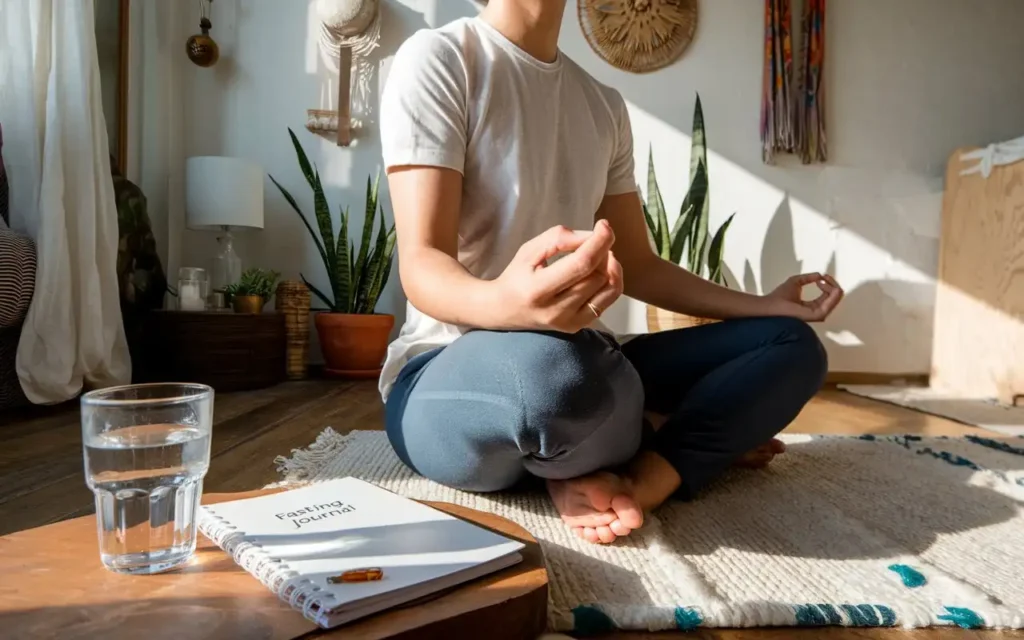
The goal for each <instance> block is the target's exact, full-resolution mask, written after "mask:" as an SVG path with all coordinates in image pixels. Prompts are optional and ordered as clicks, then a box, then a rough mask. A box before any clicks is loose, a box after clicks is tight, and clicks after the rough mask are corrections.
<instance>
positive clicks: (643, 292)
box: [622, 253, 772, 320]
mask: <svg viewBox="0 0 1024 640" xmlns="http://www.w3.org/2000/svg"><path fill="white" fill-rule="evenodd" d="M622 267H623V275H624V277H625V291H624V293H625V294H626V295H627V296H629V297H631V298H635V299H637V300H639V301H641V302H646V303H647V304H651V305H654V306H656V307H659V308H661V309H665V310H667V311H674V312H676V313H684V314H687V315H691V316H697V317H701V318H712V319H716V320H727V319H730V318H745V317H752V316H765V315H771V314H772V310H771V308H770V306H771V302H770V300H769V299H767V298H765V297H763V296H759V295H753V294H749V293H743V292H742V291H736V290H734V289H729V288H727V287H722V286H720V285H717V284H715V283H713V282H711V281H709V280H705V279H704V278H701V277H698V276H695V275H693V274H692V273H690V272H689V271H687V270H686V269H683V268H682V267H680V266H679V265H675V264H672V263H671V262H669V261H667V260H663V259H661V258H659V257H658V256H656V255H655V254H653V253H652V254H650V257H649V258H648V257H646V256H645V257H644V259H643V260H641V261H638V263H637V264H629V265H627V264H623V265H622Z"/></svg>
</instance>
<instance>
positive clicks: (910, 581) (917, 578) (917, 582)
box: [889, 564, 928, 589]
mask: <svg viewBox="0 0 1024 640" xmlns="http://www.w3.org/2000/svg"><path fill="white" fill-rule="evenodd" d="M889 570H890V571H894V572H896V573H897V574H898V575H899V577H900V579H901V580H903V586H905V587H910V588H911V589H916V588H917V587H923V586H924V585H926V584H928V578H925V577H924V574H923V573H921V572H920V571H918V570H917V569H915V568H913V567H910V566H907V565H905V564H891V565H889Z"/></svg>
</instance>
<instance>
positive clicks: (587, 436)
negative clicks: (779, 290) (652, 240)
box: [386, 318, 827, 498]
mask: <svg viewBox="0 0 1024 640" xmlns="http://www.w3.org/2000/svg"><path fill="white" fill-rule="evenodd" d="M826 369H827V362H826V358H825V351H824V349H823V348H822V345H821V343H820V342H819V340H818V338H817V336H816V335H815V334H814V332H813V330H811V328H810V327H808V326H807V325H806V324H804V323H803V322H800V321H798V320H793V319H790V318H749V319H743V320H733V321H729V322H722V323H716V324H710V325H704V326H701V327H695V328H691V329H679V330H675V331H667V332H662V333H655V334H650V335H646V336H641V337H638V338H635V339H633V340H631V341H629V342H627V343H626V344H625V345H622V346H620V345H618V344H617V343H616V342H615V341H614V340H613V339H612V338H611V337H609V336H606V335H604V334H601V333H598V332H596V331H591V330H585V331H581V332H579V333H577V334H574V335H568V334H558V333H534V332H495V331H473V332H470V333H468V334H466V335H464V336H462V337H461V338H459V339H458V340H456V341H455V342H454V343H452V344H451V345H449V346H447V347H444V348H442V349H436V350H434V351H431V352H429V353H425V354H422V355H420V356H417V357H415V358H413V359H412V360H410V362H409V363H408V364H407V365H406V366H405V368H403V369H402V372H401V373H400V374H399V377H398V379H397V380H396V382H395V385H394V387H393V388H392V391H391V393H390V395H389V396H388V401H387V410H386V425H387V432H388V437H389V438H390V440H391V444H392V446H393V447H394V449H395V451H396V453H397V454H398V456H399V457H400V458H401V459H402V461H403V462H405V464H407V465H408V466H409V467H411V468H412V469H413V470H415V471H416V472H418V473H420V474H421V475H423V476H426V477H427V478H430V479H432V480H434V481H436V482H440V483H442V484H445V485H448V486H452V487H456V488H460V489H465V490H467V491H480V492H486V491H498V490H502V489H507V488H510V487H512V486H513V485H515V484H516V483H517V482H519V481H520V480H522V479H523V478H524V477H526V476H536V477H540V478H547V479H566V478H573V477H577V476H580V475H584V474H587V473H591V472H593V471H597V470H599V469H606V468H611V467H616V466H619V465H621V464H623V463H625V462H627V461H628V460H629V459H630V458H632V457H633V456H634V455H635V454H636V453H637V451H639V450H640V448H641V446H643V447H650V448H652V449H653V450H654V451H656V452H657V453H659V454H660V455H661V456H662V457H664V458H665V459H666V460H667V461H668V462H669V463H670V464H672V465H673V467H675V469H676V470H677V471H678V472H679V475H680V476H681V477H682V478H683V486H682V487H681V488H680V492H679V496H680V497H682V498H690V497H693V496H694V495H695V494H696V493H697V492H698V491H700V489H702V488H703V487H704V486H706V485H707V484H708V483H709V482H710V481H712V480H713V479H714V478H715V477H717V476H718V475H719V474H720V473H721V472H723V471H724V470H725V469H726V468H728V467H729V466H730V465H731V464H732V463H733V462H734V461H735V460H736V459H737V458H738V457H739V456H741V455H742V454H744V453H746V452H747V451H750V450H751V449H753V448H755V447H757V446H759V445H761V444H763V443H765V442H767V441H768V440H770V439H771V438H772V437H773V436H774V435H775V434H777V433H778V432H779V431H781V430H782V429H784V428H785V427H786V425H787V424H789V423H790V422H791V421H792V420H793V418H795V417H796V415H797V414H798V413H799V412H800V409H801V408H803V406H804V405H805V404H806V403H807V401H808V400H810V399H811V397H812V396H813V395H814V394H815V393H816V392H817V391H818V389H820V387H821V384H822V382H823V381H824V376H825V371H826ZM645 409H648V410H651V411H655V412H658V413H662V414H665V415H667V416H668V420H667V422H666V423H665V424H664V425H663V426H662V428H661V429H660V430H659V431H658V432H657V434H654V433H653V432H651V431H650V430H645V428H644V422H643V411H644V410H645Z"/></svg>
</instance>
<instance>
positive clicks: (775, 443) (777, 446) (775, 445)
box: [768, 438, 786, 454]
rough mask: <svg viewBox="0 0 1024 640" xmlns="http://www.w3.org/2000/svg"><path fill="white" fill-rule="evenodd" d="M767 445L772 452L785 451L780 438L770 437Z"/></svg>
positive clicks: (783, 443) (784, 445)
mask: <svg viewBox="0 0 1024 640" xmlns="http://www.w3.org/2000/svg"><path fill="white" fill-rule="evenodd" d="M768 446H769V450H770V451H771V452H772V453H773V454H779V453H785V452H786V443H785V442H783V441H782V440H779V439H778V438H772V441H771V442H769V443H768Z"/></svg>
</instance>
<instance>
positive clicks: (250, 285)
mask: <svg viewBox="0 0 1024 640" xmlns="http://www.w3.org/2000/svg"><path fill="white" fill-rule="evenodd" d="M280 277H281V274H279V273H278V272H276V271H267V270H264V269H259V268H256V267H253V268H251V269H246V270H245V272H244V273H243V274H242V277H241V278H239V279H238V282H234V283H232V284H229V285H227V286H226V287H224V295H225V296H227V297H228V298H230V299H231V307H232V308H233V309H234V310H235V313H261V312H262V311H263V307H264V306H266V304H267V301H268V300H270V296H272V295H273V293H274V285H275V284H277V279H278V278H280Z"/></svg>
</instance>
